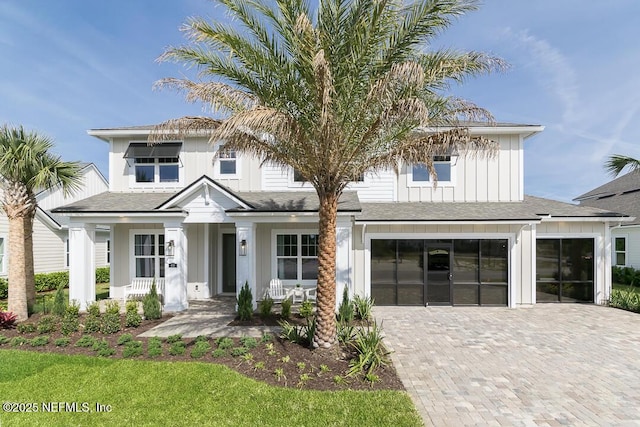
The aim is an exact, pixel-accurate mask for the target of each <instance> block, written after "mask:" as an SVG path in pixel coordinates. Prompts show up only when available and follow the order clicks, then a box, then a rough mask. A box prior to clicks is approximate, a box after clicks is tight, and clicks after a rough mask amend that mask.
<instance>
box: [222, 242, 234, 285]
mask: <svg viewBox="0 0 640 427" xmlns="http://www.w3.org/2000/svg"><path fill="white" fill-rule="evenodd" d="M222 293H225V294H226V293H229V294H235V293H236V235H235V234H223V235H222Z"/></svg>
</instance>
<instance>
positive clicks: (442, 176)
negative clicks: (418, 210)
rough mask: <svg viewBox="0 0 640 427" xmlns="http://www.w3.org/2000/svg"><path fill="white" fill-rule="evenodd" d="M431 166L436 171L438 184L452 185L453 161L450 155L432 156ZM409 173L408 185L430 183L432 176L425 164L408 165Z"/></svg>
mask: <svg viewBox="0 0 640 427" xmlns="http://www.w3.org/2000/svg"><path fill="white" fill-rule="evenodd" d="M433 167H434V169H435V171H436V175H437V178H438V184H445V185H446V184H450V185H453V184H454V182H453V177H454V173H453V170H454V167H455V162H452V160H451V156H434V157H433ZM410 170H411V173H410V174H409V176H408V181H409V185H413V186H419V185H424V184H432V183H433V181H434V177H433V176H432V175H431V174H430V173H429V170H428V169H427V166H426V165H423V164H417V165H413V166H411V167H410Z"/></svg>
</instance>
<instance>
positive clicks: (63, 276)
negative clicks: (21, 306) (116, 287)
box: [0, 267, 109, 299]
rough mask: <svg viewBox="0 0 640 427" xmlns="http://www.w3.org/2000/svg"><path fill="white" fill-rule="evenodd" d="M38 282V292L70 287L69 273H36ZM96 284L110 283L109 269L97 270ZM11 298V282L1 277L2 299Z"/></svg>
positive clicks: (0, 295) (101, 268) (0, 296)
mask: <svg viewBox="0 0 640 427" xmlns="http://www.w3.org/2000/svg"><path fill="white" fill-rule="evenodd" d="M34 279H35V282H36V292H47V291H55V290H57V289H58V287H60V286H62V287H63V288H68V287H69V272H68V271H58V272H55V273H36V274H35V275H34ZM96 283H109V267H99V268H96ZM8 296H9V282H8V281H7V279H5V278H3V277H0V299H6V298H8Z"/></svg>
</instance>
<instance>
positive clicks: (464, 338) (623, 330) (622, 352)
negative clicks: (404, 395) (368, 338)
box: [374, 304, 640, 426]
mask: <svg viewBox="0 0 640 427" xmlns="http://www.w3.org/2000/svg"><path fill="white" fill-rule="evenodd" d="M374 315H375V317H376V319H377V320H378V322H380V321H382V322H383V330H384V334H385V335H386V340H385V342H386V343H387V345H388V346H389V347H390V348H391V349H392V350H393V351H394V353H393V354H392V359H393V362H394V364H395V367H396V369H397V371H398V374H399V375H400V377H401V378H402V381H403V383H404V385H405V387H406V389H407V391H408V392H409V394H410V395H411V397H412V399H413V401H414V403H415V404H416V407H417V409H418V411H419V412H420V414H421V415H422V417H423V419H424V421H425V425H436V426H447V425H450V426H462V425H493V426H561V425H571V426H576V425H593V426H596V425H597V426H608V425H620V426H634V425H640V314H634V313H629V312H626V311H622V310H617V309H613V308H608V307H601V306H595V305H572V304H571V305H569V304H562V305H561V304H538V305H536V306H534V307H527V308H518V309H509V308H497V307H375V308H374Z"/></svg>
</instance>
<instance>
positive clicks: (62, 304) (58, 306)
mask: <svg viewBox="0 0 640 427" xmlns="http://www.w3.org/2000/svg"><path fill="white" fill-rule="evenodd" d="M66 309H67V299H66V298H65V296H64V286H62V285H60V286H58V290H57V291H56V296H55V297H54V298H53V308H52V309H51V312H52V313H53V314H55V315H56V316H60V317H62V316H64V312H65V311H66Z"/></svg>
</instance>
